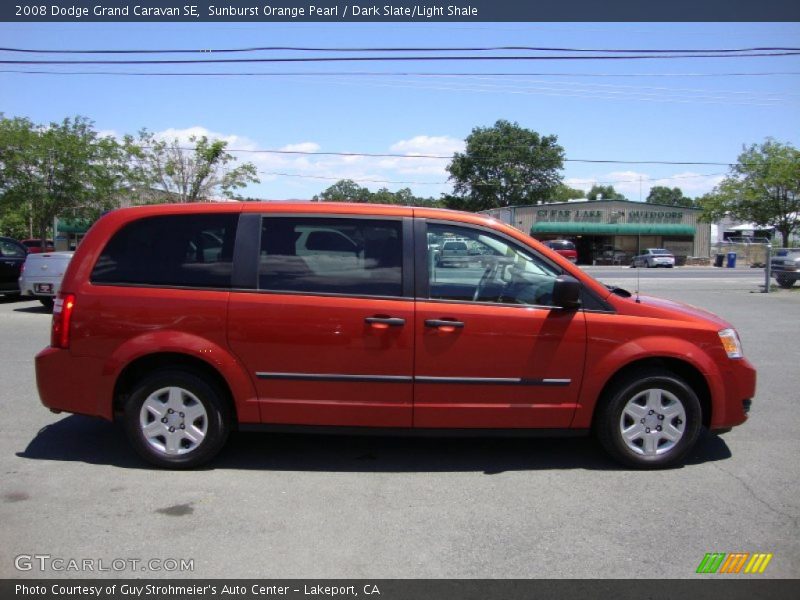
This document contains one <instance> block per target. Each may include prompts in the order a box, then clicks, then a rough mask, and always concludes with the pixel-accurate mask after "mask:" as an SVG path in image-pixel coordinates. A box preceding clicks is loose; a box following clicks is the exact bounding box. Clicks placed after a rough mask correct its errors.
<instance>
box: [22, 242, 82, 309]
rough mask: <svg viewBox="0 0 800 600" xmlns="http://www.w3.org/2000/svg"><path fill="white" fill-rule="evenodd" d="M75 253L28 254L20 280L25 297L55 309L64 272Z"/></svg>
mask: <svg viewBox="0 0 800 600" xmlns="http://www.w3.org/2000/svg"><path fill="white" fill-rule="evenodd" d="M73 254H75V253H74V252H44V253H42V254H28V256H27V258H26V259H25V264H24V265H23V266H22V274H21V275H20V278H19V290H20V293H21V294H22V296H23V297H25V296H28V297H34V298H36V299H37V300H38V301H39V302H41V303H42V304H43V305H44V306H46V307H47V308H53V300H54V298H55V297H56V294H58V289H59V288H60V287H61V280H62V279H63V278H64V271H66V270H67V265H69V261H70V260H71V259H72V255H73Z"/></svg>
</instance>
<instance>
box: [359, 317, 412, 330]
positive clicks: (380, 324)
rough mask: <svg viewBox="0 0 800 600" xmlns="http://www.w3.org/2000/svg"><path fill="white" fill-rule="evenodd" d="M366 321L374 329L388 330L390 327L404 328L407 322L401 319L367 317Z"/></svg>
mask: <svg viewBox="0 0 800 600" xmlns="http://www.w3.org/2000/svg"><path fill="white" fill-rule="evenodd" d="M364 321H365V322H366V323H367V324H369V325H371V326H372V327H373V328H374V329H387V328H389V327H402V326H403V325H405V324H406V320H405V319H402V318H400V317H367V318H366V319H364Z"/></svg>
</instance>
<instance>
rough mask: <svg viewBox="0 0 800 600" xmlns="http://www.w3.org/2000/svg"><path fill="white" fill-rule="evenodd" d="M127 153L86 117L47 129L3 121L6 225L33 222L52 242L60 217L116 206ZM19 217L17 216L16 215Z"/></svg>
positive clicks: (0, 166)
mask: <svg viewBox="0 0 800 600" xmlns="http://www.w3.org/2000/svg"><path fill="white" fill-rule="evenodd" d="M123 158H124V157H123V154H122V152H121V150H120V146H119V144H118V143H117V142H116V141H115V140H114V139H113V138H111V137H100V136H98V135H97V132H96V131H95V130H94V127H93V124H92V122H91V121H89V120H88V119H86V118H84V117H74V118H67V119H64V120H63V121H62V122H61V123H50V124H49V125H47V126H44V125H35V124H34V123H32V122H31V121H30V120H28V119H26V118H22V117H16V118H13V119H9V118H5V117H3V116H0V204H2V206H3V213H4V215H7V216H4V219H3V220H4V222H8V221H7V219H11V220H12V221H14V219H16V221H14V222H16V225H15V227H16V228H18V226H19V221H20V219H21V220H22V221H23V222H24V221H28V223H29V228H30V230H32V231H33V232H34V233H35V235H37V236H38V237H40V238H41V239H42V243H43V244H44V241H45V240H46V239H47V237H48V235H47V232H48V229H49V228H50V227H51V225H52V224H53V220H54V219H55V218H56V217H69V218H75V217H82V218H87V217H88V218H92V217H96V216H98V215H99V213H100V212H101V211H103V210H105V209H107V208H110V207H112V206H113V204H114V198H115V194H116V192H117V190H118V189H119V187H120V185H121V184H122V177H123V164H124V161H123ZM13 215H15V216H13Z"/></svg>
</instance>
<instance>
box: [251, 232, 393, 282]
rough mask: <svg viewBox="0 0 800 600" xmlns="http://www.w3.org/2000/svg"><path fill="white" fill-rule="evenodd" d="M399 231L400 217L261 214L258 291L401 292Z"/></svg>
mask: <svg viewBox="0 0 800 600" xmlns="http://www.w3.org/2000/svg"><path fill="white" fill-rule="evenodd" d="M401 231H402V224H401V223H400V222H399V221H384V220H373V219H349V218H338V219H325V218H312V217H264V219H263V222H262V228H261V253H260V260H259V273H258V285H259V289H262V290H269V291H286V292H311V293H325V294H348V295H356V296H401V295H402V281H403V273H402V256H403V248H402V242H401V240H402V236H401Z"/></svg>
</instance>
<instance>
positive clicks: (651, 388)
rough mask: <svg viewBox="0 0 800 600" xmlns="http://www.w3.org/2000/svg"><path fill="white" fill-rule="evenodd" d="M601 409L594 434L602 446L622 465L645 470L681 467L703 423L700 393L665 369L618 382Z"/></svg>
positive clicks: (599, 409)
mask: <svg viewBox="0 0 800 600" xmlns="http://www.w3.org/2000/svg"><path fill="white" fill-rule="evenodd" d="M642 402H645V405H642V404H641V403H642ZM658 406H661V408H660V409H659V408H658ZM597 411H598V412H597V415H596V419H595V435H596V436H597V439H598V440H599V442H600V444H601V445H602V446H603V448H604V449H605V450H606V452H608V453H609V454H610V455H611V456H612V457H613V458H614V459H616V460H617V461H619V462H621V463H623V464H625V465H628V466H631V467H636V468H640V469H657V468H663V467H669V466H673V465H676V464H679V463H681V462H682V461H683V459H684V458H685V457H686V455H687V453H688V452H689V451H691V449H692V448H693V447H694V445H695V443H696V442H697V438H698V436H699V435H700V428H701V424H702V409H701V408H700V401H699V400H698V398H697V394H695V392H694V390H692V388H691V387H690V386H689V385H688V384H687V383H686V382H685V381H684V380H683V379H681V378H680V377H678V376H676V375H675V374H673V373H671V372H669V371H666V370H661V369H648V370H645V371H643V372H641V373H636V374H635V375H631V376H629V377H627V378H625V379H623V380H621V381H619V382H617V384H616V385H614V387H613V388H612V389H611V390H610V392H609V393H608V394H607V395H606V397H605V398H603V399H601V403H600V405H599V406H598V409H597ZM659 411H663V412H659ZM668 438H677V439H668Z"/></svg>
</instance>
